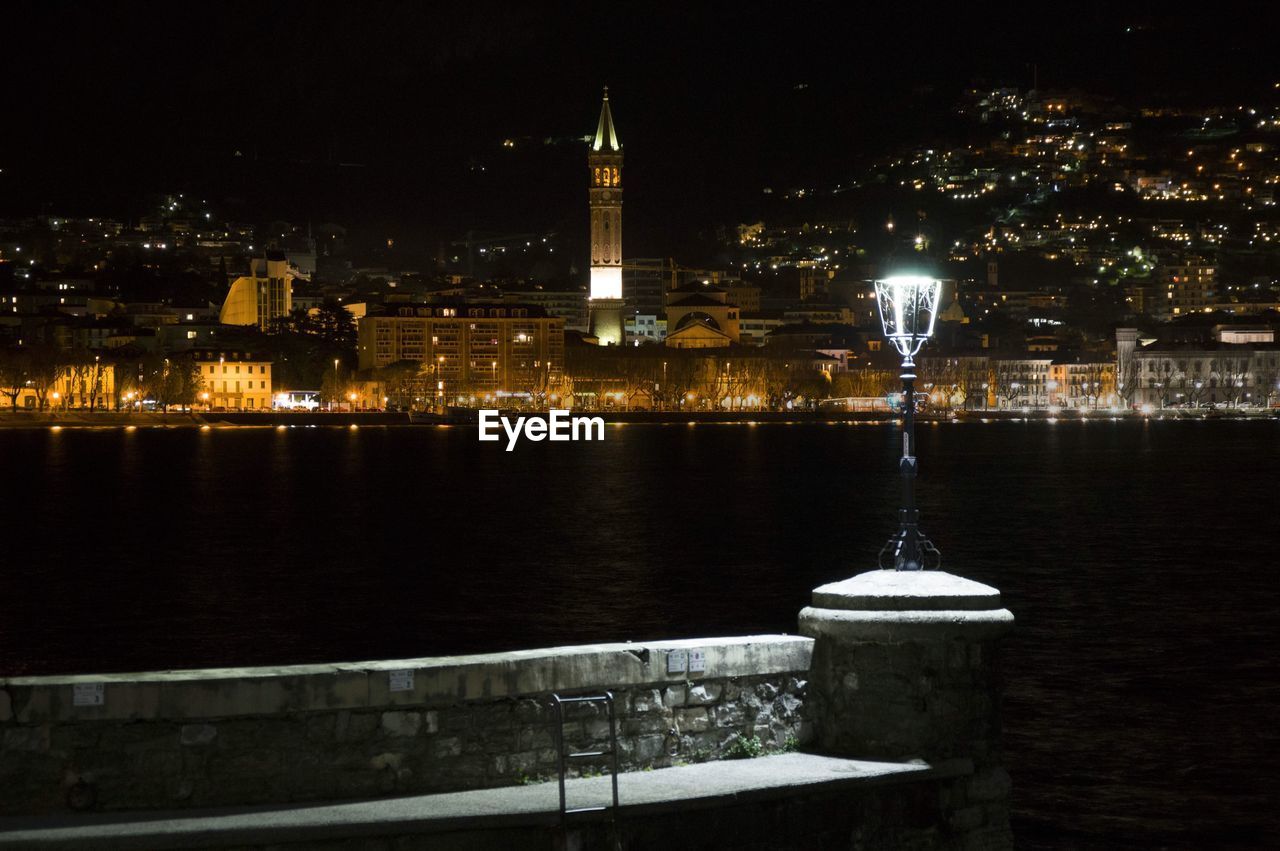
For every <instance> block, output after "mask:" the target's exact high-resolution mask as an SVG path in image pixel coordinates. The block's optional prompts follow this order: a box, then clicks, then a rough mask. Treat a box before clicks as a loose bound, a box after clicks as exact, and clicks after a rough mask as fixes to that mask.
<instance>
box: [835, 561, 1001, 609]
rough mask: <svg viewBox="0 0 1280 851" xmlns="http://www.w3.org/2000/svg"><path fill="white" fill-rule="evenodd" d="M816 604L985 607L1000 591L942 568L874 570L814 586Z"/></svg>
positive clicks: (993, 603) (997, 601)
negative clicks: (944, 570)
mask: <svg viewBox="0 0 1280 851" xmlns="http://www.w3.org/2000/svg"><path fill="white" fill-rule="evenodd" d="M813 605H814V606H815V607H817V608H822V609H844V610H849V611H869V612H879V611H893V612H907V611H985V610H989V609H999V608H1001V605H1000V592H999V591H998V590H997V589H995V588H992V587H991V586H990V585H983V584H982V583H981V582H974V581H973V580H972V579H965V578H963V577H961V576H955V575H953V574H950V573H944V572H942V571H940V570H871V571H868V572H866V573H860V574H858V575H857V576H854V577H851V578H849V579H844V580H841V581H839V582H831V583H828V584H827V585H822V586H820V587H818V588H815V589H814V590H813Z"/></svg>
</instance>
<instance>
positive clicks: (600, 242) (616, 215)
mask: <svg viewBox="0 0 1280 851" xmlns="http://www.w3.org/2000/svg"><path fill="white" fill-rule="evenodd" d="M587 170H588V172H589V177H590V184H589V185H590V188H589V189H588V198H589V202H590V207H591V297H590V301H589V302H588V306H589V307H590V310H591V333H592V334H593V335H594V336H595V337H596V338H597V339H598V340H599V341H600V345H602V346H620V345H622V344H623V343H625V342H626V340H627V335H626V326H625V324H624V322H623V318H622V316H623V306H624V302H623V300H622V143H621V142H619V141H618V133H617V131H616V130H614V129H613V113H612V112H610V110H609V88H608V87H607V86H606V87H605V90H604V102H603V103H602V104H601V106H600V122H599V124H598V125H597V126H596V135H595V138H594V139H593V140H592V142H591V150H590V151H589V152H588V153H587Z"/></svg>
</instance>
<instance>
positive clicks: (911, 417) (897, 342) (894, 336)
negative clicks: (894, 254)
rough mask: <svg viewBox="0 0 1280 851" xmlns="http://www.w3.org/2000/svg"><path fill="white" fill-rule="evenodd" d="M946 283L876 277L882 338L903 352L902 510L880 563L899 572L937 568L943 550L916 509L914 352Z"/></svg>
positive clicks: (928, 327)
mask: <svg viewBox="0 0 1280 851" xmlns="http://www.w3.org/2000/svg"><path fill="white" fill-rule="evenodd" d="M941 290H942V282H941V281H939V280H937V279H935V278H929V277H923V276H918V275H901V276H897V277H893V278H887V279H885V280H882V281H876V307H877V308H878V309H879V311H880V324H881V326H882V327H883V328H884V336H885V337H886V338H887V339H888V340H889V342H891V343H893V346H894V348H896V349H897V350H898V354H900V355H901V356H902V457H901V459H899V462H898V469H899V472H901V474H902V508H900V509H898V531H897V532H895V533H894V534H893V536H892V537H891V538H889V540H888V542H887V543H885V545H884V546H883V547H882V548H881V549H880V567H881V569H885V568H886V567H887V565H888V564H892V565H893V568H894V569H895V570H922V569H923V568H924V567H925V561H926V559H927V560H929V561H930V562H931V565H930V566H931V567H934V568H936V567H938V565H939V563H940V562H941V554H940V553H939V552H938V548H937V547H935V546H934V545H933V542H932V541H930V540H929V539H928V538H926V537H925V536H924V533H922V532H921V531H920V528H919V520H920V512H919V511H918V510H917V509H916V491H915V480H916V470H917V467H918V464H917V462H916V457H915V448H916V447H915V443H916V435H915V408H916V393H915V381H916V375H915V356H916V355H917V354H919V352H920V349H921V348H922V347H923V346H924V344H925V341H926V340H928V339H929V337H931V336H933V323H934V319H935V318H936V317H937V309H938V296H939V294H940V293H941Z"/></svg>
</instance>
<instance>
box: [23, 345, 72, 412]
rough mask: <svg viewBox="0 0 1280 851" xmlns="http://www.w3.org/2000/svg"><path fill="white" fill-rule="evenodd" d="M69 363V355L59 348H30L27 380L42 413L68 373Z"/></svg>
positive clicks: (37, 346) (41, 346)
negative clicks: (60, 381)
mask: <svg viewBox="0 0 1280 851" xmlns="http://www.w3.org/2000/svg"><path fill="white" fill-rule="evenodd" d="M68 361H69V358H68V356H67V354H66V353H65V352H63V351H62V350H61V349H59V348H58V347H57V346H51V345H48V344H46V343H38V344H36V345H33V346H30V347H28V354H27V370H28V371H27V380H28V381H29V382H30V386H31V390H32V392H34V393H35V394H36V405H37V407H38V408H39V409H40V410H41V411H43V410H45V409H46V408H48V406H49V394H50V393H52V392H53V388H54V387H55V386H56V385H57V383H58V380H59V379H60V378H62V376H63V374H64V373H65V372H66V370H67V367H68Z"/></svg>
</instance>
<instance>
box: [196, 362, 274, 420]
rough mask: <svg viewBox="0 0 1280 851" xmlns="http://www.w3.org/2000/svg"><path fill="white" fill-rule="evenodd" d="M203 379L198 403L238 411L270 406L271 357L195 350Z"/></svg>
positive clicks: (262, 408) (259, 409) (198, 367)
mask: <svg viewBox="0 0 1280 851" xmlns="http://www.w3.org/2000/svg"><path fill="white" fill-rule="evenodd" d="M192 357H193V358H194V360H195V364H196V369H197V371H198V372H199V374H200V378H201V380H202V382H203V383H202V384H201V388H200V394H199V398H198V399H197V400H196V401H197V404H198V405H200V406H202V407H209V408H226V409H228V410H238V411H241V410H242V411H262V410H270V409H271V400H272V392H271V360H270V359H269V358H267V357H265V356H262V355H257V354H252V353H250V352H238V351H219V350H215V349H201V350H198V351H195V352H193V353H192Z"/></svg>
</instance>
